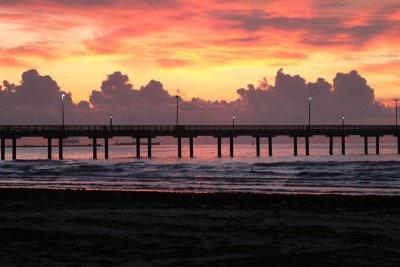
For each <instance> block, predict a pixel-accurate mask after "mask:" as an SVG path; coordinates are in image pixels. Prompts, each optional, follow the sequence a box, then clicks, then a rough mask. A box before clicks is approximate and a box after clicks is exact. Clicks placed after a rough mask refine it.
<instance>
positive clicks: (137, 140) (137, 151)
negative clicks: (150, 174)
mask: <svg viewBox="0 0 400 267" xmlns="http://www.w3.org/2000/svg"><path fill="white" fill-rule="evenodd" d="M136 158H137V159H140V138H139V137H136Z"/></svg>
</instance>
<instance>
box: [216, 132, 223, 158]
mask: <svg viewBox="0 0 400 267" xmlns="http://www.w3.org/2000/svg"><path fill="white" fill-rule="evenodd" d="M217 139H218V158H220V157H221V156H222V153H221V150H222V149H221V137H218V138H217Z"/></svg>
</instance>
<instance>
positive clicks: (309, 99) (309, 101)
mask: <svg viewBox="0 0 400 267" xmlns="http://www.w3.org/2000/svg"><path fill="white" fill-rule="evenodd" d="M311 100H312V98H311V97H309V98H308V126H310V125H311Z"/></svg>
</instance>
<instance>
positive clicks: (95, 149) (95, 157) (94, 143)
mask: <svg viewBox="0 0 400 267" xmlns="http://www.w3.org/2000/svg"><path fill="white" fill-rule="evenodd" d="M93 159H97V138H93Z"/></svg>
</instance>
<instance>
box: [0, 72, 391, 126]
mask: <svg viewBox="0 0 400 267" xmlns="http://www.w3.org/2000/svg"><path fill="white" fill-rule="evenodd" d="M63 93H64V94H66V96H65V98H64V105H65V109H66V122H67V123H68V124H73V123H87V124H103V123H107V122H108V118H109V115H110V114H113V118H114V123H115V124H174V123H175V115H176V98H175V95H171V94H170V93H169V92H168V91H167V90H166V89H165V88H164V86H163V84H162V83H161V82H159V81H156V80H150V81H149V82H148V83H147V84H146V85H144V86H141V87H139V88H138V89H135V88H134V85H133V84H132V83H131V81H130V79H129V77H128V76H127V75H125V74H123V73H121V72H118V71H117V72H114V73H112V74H110V75H108V76H107V77H106V79H105V80H104V81H103V82H102V83H101V86H100V88H99V90H93V91H92V94H91V95H90V98H89V101H85V100H82V101H80V102H79V103H78V104H75V103H73V101H72V96H71V94H69V93H67V92H64V91H62V90H61V88H60V87H59V86H58V85H57V82H56V81H54V80H53V79H52V78H51V77H50V76H42V75H40V74H39V73H38V71H36V70H28V71H26V72H24V73H23V74H22V80H21V82H20V84H13V83H10V82H8V81H7V80H5V81H4V82H3V86H2V88H0V111H1V114H3V115H2V116H1V118H0V120H1V123H12V124H22V123H45V124H55V123H56V124H57V123H59V122H60V116H61V115H60V108H61V94H63ZM237 94H238V99H237V100H235V101H231V102H227V101H224V100H221V101H207V100H204V99H201V98H192V99H191V100H185V99H182V98H181V97H179V99H178V100H179V112H180V116H179V117H180V122H181V123H185V124H230V123H231V119H232V115H235V116H236V120H237V123H238V124H306V123H308V101H309V97H311V98H312V100H311V107H312V111H311V117H312V124H338V123H340V122H341V118H342V116H345V117H346V121H347V122H348V123H352V124H357V123H359V124H366V123H391V118H392V117H393V116H392V115H393V109H391V108H388V107H385V106H384V105H383V104H381V103H379V102H378V101H376V100H375V96H374V90H373V89H372V88H371V87H370V86H369V85H368V83H367V81H366V79H365V78H363V77H362V76H361V75H360V74H359V73H358V72H357V71H355V70H353V71H350V72H348V73H337V74H336V76H335V77H334V79H333V81H332V83H330V82H328V81H327V80H325V79H322V78H319V79H317V80H316V81H315V82H307V81H306V80H305V79H304V78H303V77H301V76H300V75H289V74H286V73H284V71H283V70H282V69H280V70H278V72H277V73H276V77H275V84H270V83H269V82H268V81H267V80H266V79H265V78H264V79H263V80H261V81H260V82H259V84H258V85H253V84H249V85H247V86H246V87H245V88H240V89H238V90H237Z"/></svg>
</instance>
